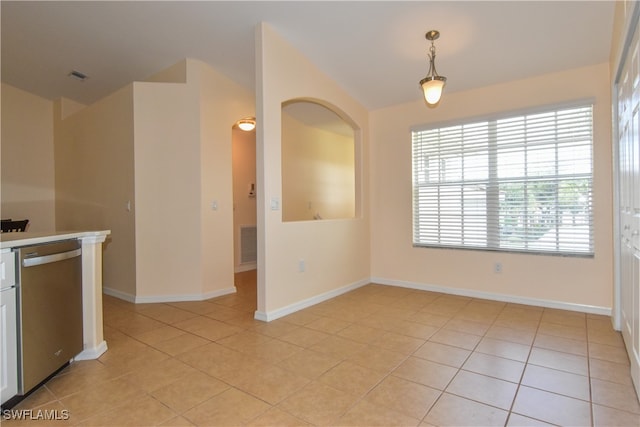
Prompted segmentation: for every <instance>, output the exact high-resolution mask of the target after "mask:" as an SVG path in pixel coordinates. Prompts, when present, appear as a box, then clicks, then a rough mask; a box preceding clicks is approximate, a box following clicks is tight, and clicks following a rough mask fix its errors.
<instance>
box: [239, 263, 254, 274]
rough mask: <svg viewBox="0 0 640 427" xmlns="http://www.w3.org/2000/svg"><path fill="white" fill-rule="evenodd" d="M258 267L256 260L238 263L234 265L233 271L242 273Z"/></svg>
mask: <svg viewBox="0 0 640 427" xmlns="http://www.w3.org/2000/svg"><path fill="white" fill-rule="evenodd" d="M257 268H258V263H257V262H248V263H246V264H240V265H236V268H235V270H234V271H235V272H236V273H243V272H245V271H251V270H255V269H257Z"/></svg>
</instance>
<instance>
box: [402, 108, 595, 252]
mask: <svg viewBox="0 0 640 427" xmlns="http://www.w3.org/2000/svg"><path fill="white" fill-rule="evenodd" d="M587 107H590V108H591V119H590V133H591V134H590V137H591V138H590V159H589V161H590V172H589V174H588V177H587V178H586V179H587V180H588V183H589V186H590V187H589V191H590V197H589V199H588V216H587V226H588V228H587V234H588V240H587V242H588V248H587V250H586V251H575V250H573V251H571V250H567V249H561V248H558V249H557V250H547V249H531V248H529V249H527V248H516V247H500V245H501V243H500V240H501V239H500V232H499V231H498V232H497V233H494V234H495V235H490V233H489V232H487V236H486V242H485V246H472V245H471V246H465V244H464V243H463V242H461V243H460V244H446V243H445V244H443V243H442V241H441V238H440V237H439V238H438V241H439V242H440V243H430V242H427V243H425V242H419V241H418V235H417V231H416V227H417V223H416V221H417V220H418V219H417V213H418V210H417V208H416V203H417V198H418V197H417V193H416V188H417V187H418V184H417V183H416V170H415V168H416V158H415V156H416V154H415V142H414V139H415V133H416V132H424V131H434V130H442V129H446V128H449V127H455V126H461V127H462V126H469V125H477V124H480V123H482V122H488V123H491V122H493V123H494V124H495V123H497V122H499V121H501V120H502V121H504V120H510V119H516V118H522V117H524V116H529V115H537V114H545V113H557V112H559V111H563V110H568V109H574V108H575V109H577V108H587ZM595 111H596V103H595V100H594V99H593V98H587V99H580V100H576V101H571V102H565V103H555V104H547V105H542V106H537V107H532V108H525V109H519V110H509V111H502V112H498V113H494V114H490V115H483V116H475V117H467V118H461V119H455V120H448V121H442V122H434V123H429V124H424V125H419V126H412V127H411V128H410V137H411V159H410V160H411V191H412V195H411V204H412V205H411V215H412V222H411V226H412V227H411V235H412V243H413V247H418V248H432V249H453V250H471V251H483V252H501V253H520V254H527V255H551V256H563V257H581V258H593V257H595V249H596V247H595V241H594V236H595V208H594V206H595V203H594V200H595V194H594V187H595V186H594V177H595V135H596V131H595V127H596V124H595ZM487 144H488V145H491V144H496V140H493V141H491V140H490V141H488V143H487ZM558 145H559V144H558V143H555V144H553V147H555V148H556V149H557V147H558ZM521 152H522V153H525V152H526V148H524V149H522V151H521ZM487 155H488V157H492V156H493V158H492V159H491V160H488V162H489V163H493V166H488V168H489V169H491V168H493V169H492V170H493V172H495V171H496V170H497V160H496V158H495V157H497V150H495V146H494V147H493V148H488V149H487ZM558 163H559V159H558V158H557V157H556V158H555V160H554V165H555V166H556V167H557V166H558ZM533 180H534V179H530V181H533ZM485 181H486V182H487V183H489V184H488V185H487V190H485V191H489V190H488V188H489V187H490V186H491V185H499V184H502V183H503V182H504V181H500V179H497V178H496V177H495V176H492V177H487V178H486V180H485ZM506 181H508V179H507V180H506ZM561 181H562V175H555V181H554V182H556V183H560V182H561ZM460 183H461V186H464V184H465V181H464V180H461V181H460ZM524 185H526V184H524ZM493 190H494V191H497V190H495V189H493ZM497 201H499V197H498V198H496V199H495V200H494V203H495V202H497ZM558 206H560V205H559V203H558V202H556V204H555V205H554V207H558ZM484 212H485V216H486V217H487V218H489V217H492V218H493V221H494V222H493V225H491V224H489V221H488V220H487V225H486V227H485V229H488V228H495V227H496V226H497V227H498V230H499V228H500V220H499V217H500V215H501V208H500V206H499V202H498V205H496V206H493V209H491V208H490V207H489V206H487V205H486V204H485V207H484ZM436 217H437V219H438V220H440V218H441V216H440V214H438V215H435V216H434V218H436ZM496 217H497V218H498V219H497V220H496V219H495V218H496ZM460 218H461V219H462V218H463V217H462V216H460ZM461 223H462V221H461V222H460V224H461ZM458 228H459V229H460V230H462V227H458ZM496 240H497V242H498V243H497V245H496V246H489V244H490V243H491V242H493V243H494V244H495V242H496ZM569 242H570V243H573V242H572V241H569ZM556 247H558V245H556Z"/></svg>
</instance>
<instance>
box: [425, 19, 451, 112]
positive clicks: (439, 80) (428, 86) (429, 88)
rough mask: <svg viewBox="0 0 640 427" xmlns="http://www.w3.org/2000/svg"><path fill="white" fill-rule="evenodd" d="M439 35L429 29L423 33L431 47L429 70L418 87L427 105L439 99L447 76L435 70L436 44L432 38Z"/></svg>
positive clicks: (433, 103) (436, 37)
mask: <svg viewBox="0 0 640 427" xmlns="http://www.w3.org/2000/svg"><path fill="white" fill-rule="evenodd" d="M438 37H440V32H439V31H436V30H431V31H429V32H428V33H427V34H425V38H426V39H427V40H429V41H431V48H430V49H429V72H428V73H427V77H425V78H424V79H422V80H420V87H421V88H422V92H423V93H424V99H425V101H427V104H429V105H435V104H437V103H438V102H439V101H440V97H441V96H442V89H443V88H444V85H445V83H446V82H447V78H446V77H443V76H439V75H438V72H437V71H436V46H435V45H434V44H433V41H434V40H437V39H438Z"/></svg>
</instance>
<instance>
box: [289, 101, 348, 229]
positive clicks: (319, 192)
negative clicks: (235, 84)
mask: <svg viewBox="0 0 640 427" xmlns="http://www.w3.org/2000/svg"><path fill="white" fill-rule="evenodd" d="M281 118H282V129H281V130H282V141H281V142H282V147H281V148H282V150H281V153H282V221H283V222H289V221H309V220H329V219H350V218H354V217H356V215H357V211H358V209H357V200H358V197H357V187H358V185H357V184H358V182H357V181H358V179H357V177H358V174H357V173H356V171H357V164H358V162H357V153H358V151H359V150H357V149H356V148H357V145H356V138H355V135H356V132H355V130H354V126H353V124H352V123H350V122H349V121H348V118H347V119H345V118H344V114H343V113H342V112H340V111H337V109H335V108H333V107H332V106H330V105H328V104H326V103H323V102H322V101H319V100H311V99H294V100H289V101H287V102H284V103H283V104H282V114H281Z"/></svg>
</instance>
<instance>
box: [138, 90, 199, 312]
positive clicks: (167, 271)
mask: <svg viewBox="0 0 640 427" xmlns="http://www.w3.org/2000/svg"><path fill="white" fill-rule="evenodd" d="M133 105H134V108H133V117H134V129H135V133H134V141H135V142H134V153H133V157H134V158H135V194H136V197H135V224H136V227H135V235H136V293H135V296H136V298H137V299H138V300H140V301H144V300H145V299H146V298H154V297H161V296H162V297H167V296H174V295H182V296H184V295H198V294H200V293H201V292H202V284H201V282H200V277H201V270H202V266H201V263H200V188H199V187H200V159H199V154H200V151H199V150H200V134H199V132H198V113H199V111H198V103H197V98H195V97H194V96H193V93H191V92H190V91H189V88H188V87H187V85H185V84H174V83H142V82H136V83H134V102H133Z"/></svg>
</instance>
